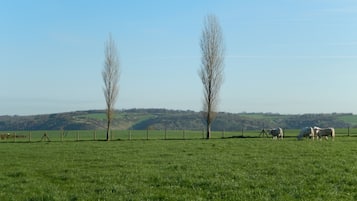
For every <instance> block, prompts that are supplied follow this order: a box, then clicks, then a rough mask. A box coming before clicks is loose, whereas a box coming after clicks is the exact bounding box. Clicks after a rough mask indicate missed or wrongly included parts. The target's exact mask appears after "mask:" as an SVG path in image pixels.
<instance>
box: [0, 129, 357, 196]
mask: <svg viewBox="0 0 357 201" xmlns="http://www.w3.org/2000/svg"><path fill="white" fill-rule="evenodd" d="M127 132H128V131H126V132H125V133H124V134H125V135H124V136H123V137H121V136H120V133H118V136H119V138H118V139H120V140H113V141H111V142H105V141H102V140H99V141H92V140H90V139H92V136H93V135H92V131H91V132H88V133H87V135H88V137H85V136H86V135H85V132H84V131H83V133H81V134H83V137H81V138H80V140H79V141H76V138H75V135H73V136H72V135H71V134H70V133H68V134H67V135H68V136H67V137H68V139H65V140H64V141H63V142H62V141H61V140H60V138H59V137H57V138H56V137H55V134H57V133H58V132H56V133H50V132H49V135H50V137H51V135H52V137H51V138H52V139H53V140H52V139H51V140H52V141H51V142H39V141H38V138H37V137H35V136H36V135H37V134H36V133H33V136H34V139H36V140H33V141H32V142H31V143H28V142H27V141H26V140H24V141H17V143H14V142H13V141H10V140H8V141H0V154H1V163H0V169H1V171H0V189H1V190H0V200H20V201H22V200H23V201H25V200H28V201H30V200H31V201H36V200H56V201H57V200H72V201H74V200H284V201H286V200H322V201H326V200H351V201H352V200H357V187H356V186H357V154H356V153H357V137H355V136H354V135H351V136H350V137H349V136H347V135H346V133H347V132H345V131H344V130H340V131H339V132H340V133H343V135H342V134H341V135H340V136H339V135H338V136H337V138H336V140H335V141H334V142H332V141H326V140H323V141H316V140H315V141H310V140H302V141H297V140H296V139H295V137H294V136H296V132H298V131H297V130H296V131H287V134H288V138H286V139H284V140H279V141H278V140H271V139H269V138H256V136H257V135H258V134H257V133H256V132H255V131H254V132H246V133H244V137H241V133H239V132H237V133H225V135H226V138H224V139H221V135H222V133H221V132H217V133H215V138H214V139H211V140H202V139H200V138H202V137H201V135H202V132H197V133H196V132H193V133H196V134H197V138H196V137H195V138H192V139H186V140H183V138H181V137H183V131H169V134H168V135H169V136H170V138H169V139H170V140H161V139H162V138H163V135H162V134H163V133H162V131H160V132H159V133H157V139H155V138H154V139H152V140H145V139H146V131H142V132H141V133H140V137H139V133H137V135H138V136H137V138H134V139H133V140H128V135H127V134H128V133H127ZM176 132H177V133H176ZM339 132H337V133H339ZM74 133H75V132H74ZM41 134H42V132H40V131H39V132H38V135H39V136H41ZM185 134H186V135H190V132H187V133H185ZM101 135H102V134H100V135H98V136H100V138H102V136H101ZM57 136H58V135H57ZM153 136H154V135H153ZM230 136H231V137H230ZM289 136H291V137H289ZM124 137H125V138H124ZM180 138H181V139H180ZM55 139H56V140H55ZM87 139H88V140H87ZM115 139H117V138H115ZM18 140H20V139H18ZM21 142H22V143H21Z"/></svg>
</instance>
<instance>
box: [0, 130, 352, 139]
mask: <svg viewBox="0 0 357 201" xmlns="http://www.w3.org/2000/svg"><path fill="white" fill-rule="evenodd" d="M260 132H261V131H260V130H240V131H225V130H222V131H213V132H212V136H211V138H212V139H222V138H247V137H250V138H262V137H269V136H262V135H261V134H260ZM298 134H299V129H286V130H284V135H285V137H288V138H289V137H296V136H297V135H298ZM110 136H111V137H110V139H111V140H112V141H119V140H194V139H205V137H206V133H205V130H150V129H147V130H112V131H111V135H110ZM336 136H337V137H338V136H351V137H357V128H340V129H336ZM104 140H106V131H105V130H50V131H43V130H42V131H0V143H1V142H41V141H43V142H66V141H104Z"/></svg>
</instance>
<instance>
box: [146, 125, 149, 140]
mask: <svg viewBox="0 0 357 201" xmlns="http://www.w3.org/2000/svg"><path fill="white" fill-rule="evenodd" d="M146 140H149V128H147V129H146Z"/></svg>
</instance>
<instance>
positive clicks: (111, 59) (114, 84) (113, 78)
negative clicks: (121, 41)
mask: <svg viewBox="0 0 357 201" xmlns="http://www.w3.org/2000/svg"><path fill="white" fill-rule="evenodd" d="M104 55H105V60H104V68H103V71H102V77H103V81H104V87H103V92H104V97H105V102H106V109H107V111H106V116H107V140H109V139H110V138H109V134H110V126H111V122H112V120H113V118H114V105H115V103H116V100H117V97H118V93H119V84H118V82H119V75H120V71H119V70H120V68H119V67H120V66H119V59H118V53H117V48H116V44H115V41H114V40H113V39H112V35H111V34H109V38H108V40H107V41H106V43H105V50H104Z"/></svg>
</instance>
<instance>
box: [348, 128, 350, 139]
mask: <svg viewBox="0 0 357 201" xmlns="http://www.w3.org/2000/svg"><path fill="white" fill-rule="evenodd" d="M349 136H350V127H348V137H349Z"/></svg>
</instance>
